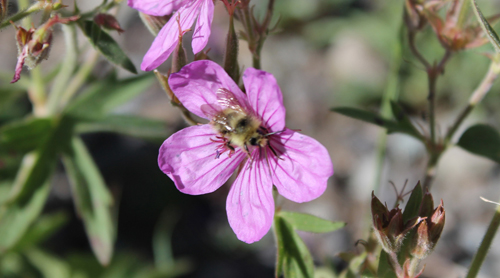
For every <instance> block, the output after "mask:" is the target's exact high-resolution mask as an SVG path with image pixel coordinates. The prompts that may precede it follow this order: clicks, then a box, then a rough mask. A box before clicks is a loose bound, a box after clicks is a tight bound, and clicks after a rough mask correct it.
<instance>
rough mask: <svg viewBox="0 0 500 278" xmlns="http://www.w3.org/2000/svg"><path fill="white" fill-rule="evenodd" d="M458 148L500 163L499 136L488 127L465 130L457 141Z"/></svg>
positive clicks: (481, 126) (473, 127)
mask: <svg viewBox="0 0 500 278" xmlns="http://www.w3.org/2000/svg"><path fill="white" fill-rule="evenodd" d="M458 146H460V147H462V148H463V149H465V150H466V151H469V152H471V153H474V154H477V155H480V156H484V157H487V158H489V159H491V160H493V161H495V162H497V163H500V134H499V133H498V131H497V130H495V129H494V128H493V127H491V126H489V125H484V124H478V125H475V126H472V127H470V128H469V129H467V130H466V131H465V132H464V133H463V134H462V136H461V137H460V140H458Z"/></svg>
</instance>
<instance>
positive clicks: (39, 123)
mask: <svg viewBox="0 0 500 278" xmlns="http://www.w3.org/2000/svg"><path fill="white" fill-rule="evenodd" d="M53 125H54V121H53V119H50V118H28V119H23V120H21V121H16V122H13V123H9V124H7V125H4V126H2V128H0V147H2V148H8V149H10V150H16V151H32V150H34V149H36V148H37V147H39V146H40V145H41V144H42V143H44V142H45V141H46V139H47V138H48V137H49V134H50V132H51V131H52V128H53Z"/></svg>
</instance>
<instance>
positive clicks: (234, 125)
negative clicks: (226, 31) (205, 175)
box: [201, 89, 276, 158]
mask: <svg viewBox="0 0 500 278" xmlns="http://www.w3.org/2000/svg"><path fill="white" fill-rule="evenodd" d="M201 110H202V111H203V112H204V113H205V115H207V116H208V117H209V118H210V119H211V121H210V124H211V125H212V126H213V127H214V129H215V130H216V131H217V132H218V133H219V134H220V135H221V137H219V139H223V140H224V142H225V144H226V147H227V148H228V149H229V150H230V151H231V152H234V151H235V147H239V148H241V149H242V150H243V151H244V152H245V153H246V154H247V156H248V157H249V158H250V150H249V148H248V147H249V146H256V147H259V148H262V147H266V146H268V147H269V148H270V149H271V151H272V152H273V153H274V154H275V155H276V152H275V150H274V149H273V148H272V147H271V145H270V144H269V139H268V137H269V136H270V135H272V134H275V132H274V133H269V131H268V130H267V128H265V127H264V126H263V125H262V121H261V120H260V119H259V118H258V116H257V115H255V114H254V113H253V112H252V111H248V110H249V109H248V108H246V106H243V105H241V104H240V103H239V101H238V100H237V99H236V97H235V96H234V94H233V93H232V92H231V91H229V90H227V89H219V90H217V104H215V105H203V106H202V107H201ZM217 157H218V156H217Z"/></svg>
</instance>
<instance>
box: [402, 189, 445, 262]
mask: <svg viewBox="0 0 500 278" xmlns="http://www.w3.org/2000/svg"><path fill="white" fill-rule="evenodd" d="M424 199H425V197H424ZM444 220H445V211H444V208H443V200H441V203H440V204H439V206H438V207H437V208H436V209H435V210H434V211H433V212H432V214H431V215H430V217H427V218H426V219H425V220H424V221H422V222H420V223H419V224H418V228H417V233H416V234H415V235H414V237H413V238H412V241H411V248H410V253H411V255H412V256H414V257H416V258H418V259H423V258H425V257H427V256H428V255H429V254H430V253H431V252H432V250H433V249H434V246H436V243H437V242H438V240H439V237H440V236H441V232H442V231H443V227H444Z"/></svg>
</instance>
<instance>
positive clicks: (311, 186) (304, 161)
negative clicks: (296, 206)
mask: <svg viewBox="0 0 500 278" xmlns="http://www.w3.org/2000/svg"><path fill="white" fill-rule="evenodd" d="M270 145H271V146H272V147H273V148H274V149H275V150H276V152H277V153H278V155H279V157H280V158H277V157H275V156H274V155H271V156H269V155H268V156H269V165H270V167H271V173H272V180H273V184H274V185H275V186H276V188H277V189H278V192H279V193H280V194H281V195H282V196H284V197H285V198H287V199H289V200H292V201H294V202H298V203H302V202H308V201H311V200H313V199H315V198H317V197H319V196H320V195H321V194H323V192H324V191H325V189H326V185H327V181H328V178H329V177H330V176H332V175H333V165H332V161H331V159H330V155H329V154H328V151H327V150H326V148H325V147H324V146H323V145H321V144H320V143H319V142H318V141H316V140H314V139H313V138H311V137H309V136H306V135H303V134H301V133H298V132H294V131H292V130H290V129H287V130H286V131H285V132H283V133H279V134H276V135H272V137H271V140H270Z"/></svg>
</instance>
